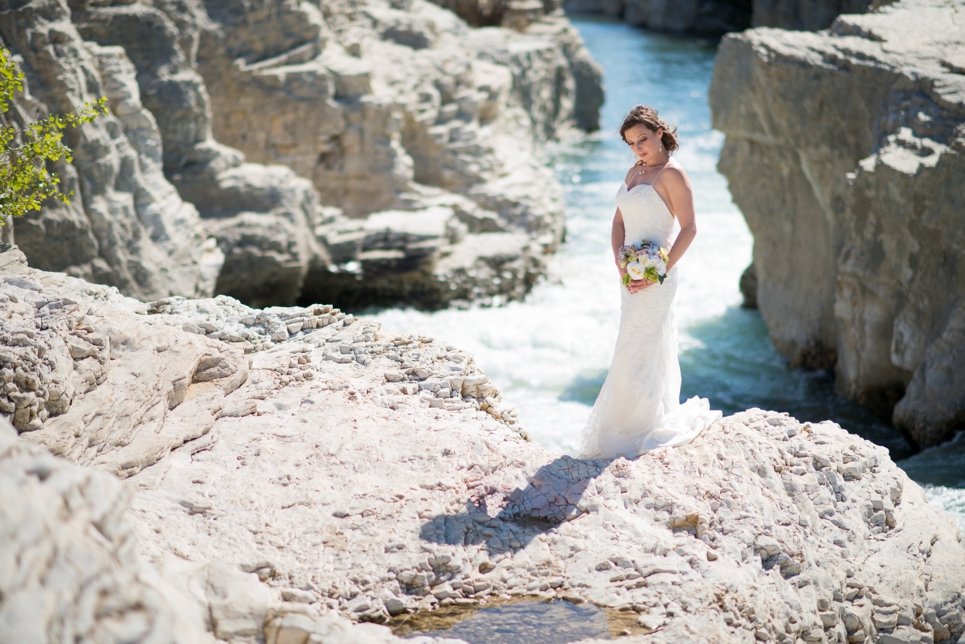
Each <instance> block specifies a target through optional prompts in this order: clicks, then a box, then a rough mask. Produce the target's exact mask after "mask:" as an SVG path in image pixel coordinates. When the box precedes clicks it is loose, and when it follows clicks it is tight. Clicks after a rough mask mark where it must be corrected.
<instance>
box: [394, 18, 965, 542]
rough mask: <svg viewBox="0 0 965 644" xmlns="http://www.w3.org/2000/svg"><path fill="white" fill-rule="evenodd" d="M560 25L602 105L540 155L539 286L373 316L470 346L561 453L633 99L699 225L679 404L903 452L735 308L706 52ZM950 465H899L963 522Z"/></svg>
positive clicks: (575, 399)
mask: <svg viewBox="0 0 965 644" xmlns="http://www.w3.org/2000/svg"><path fill="white" fill-rule="evenodd" d="M573 22H574V24H575V25H576V26H577V28H578V29H579V31H580V32H581V34H582V35H583V38H584V40H585V41H586V44H587V47H588V48H589V49H590V52H591V53H592V55H593V57H594V58H595V59H596V60H597V61H598V62H599V63H600V64H601V66H602V68H603V69H604V82H605V89H606V96H607V99H606V102H605V103H604V105H603V109H602V114H601V127H602V129H601V131H600V132H597V133H594V134H592V135H589V136H587V137H585V138H584V139H581V140H580V141H577V142H569V143H567V144H565V145H561V146H559V148H558V149H555V150H552V151H551V155H550V163H551V164H552V166H553V168H554V169H555V171H556V173H557V176H558V177H559V179H560V181H561V182H562V183H563V185H564V188H565V191H566V199H565V203H566V220H567V241H566V244H565V245H564V247H563V248H562V249H561V251H560V252H559V253H558V254H557V256H556V257H554V259H553V261H552V264H551V267H550V274H549V277H548V279H547V280H545V281H544V282H543V283H541V284H539V285H538V286H537V287H536V288H535V289H534V290H533V292H532V293H531V295H530V296H529V297H527V299H526V300H525V301H524V302H514V303H510V304H508V305H506V306H502V307H497V308H482V307H477V308H472V309H469V310H459V311H455V310H450V311H439V312H435V313H424V312H418V311H412V310H389V311H383V312H380V313H378V314H376V316H375V317H376V318H377V319H379V320H380V321H381V322H382V323H383V326H384V327H385V328H386V330H388V331H394V332H404V333H425V334H429V335H433V336H436V337H440V338H444V339H446V340H447V341H449V342H450V343H452V344H455V345H457V346H460V347H462V348H464V349H466V350H468V351H470V352H471V353H473V354H474V355H475V356H476V359H477V362H478V363H479V365H480V366H481V367H482V368H483V370H484V371H486V373H487V374H489V376H490V377H491V378H492V379H493V381H494V382H496V384H497V385H498V386H499V387H500V389H501V390H502V391H503V394H504V399H505V401H506V403H508V405H509V406H512V407H515V408H516V410H517V412H518V414H519V418H520V421H521V423H522V425H523V427H525V428H526V430H527V431H528V432H529V433H530V435H531V436H532V437H533V438H534V440H537V441H539V442H540V443H543V444H544V445H546V446H547V447H550V448H553V449H556V450H559V451H562V452H569V453H573V452H574V451H575V450H576V449H577V447H578V444H579V435H580V431H581V429H582V427H583V424H584V422H585V420H586V417H587V415H588V413H589V409H590V406H591V405H592V403H593V400H594V399H595V397H596V394H597V392H598V391H599V389H600V386H601V385H602V383H603V379H604V377H605V375H606V370H607V368H608V366H609V362H610V358H611V352H612V350H613V346H614V343H615V341H616V325H617V320H618V316H619V285H618V283H617V281H616V274H615V270H614V268H613V264H612V259H611V256H610V251H609V232H610V220H611V218H612V216H613V208H614V205H613V203H614V202H613V199H614V194H615V193H616V191H617V188H618V187H619V185H620V181H621V179H622V178H623V176H624V172H625V171H626V169H627V168H628V167H629V166H630V164H631V163H632V162H633V158H632V156H631V154H630V152H629V150H628V149H627V147H626V145H625V144H624V143H623V142H622V141H621V140H620V138H619V135H618V134H617V132H616V130H617V128H618V127H619V124H620V122H621V121H622V118H623V115H624V114H625V113H626V111H627V110H628V109H629V108H630V107H631V106H632V105H634V104H636V103H648V104H650V105H653V106H654V107H656V108H657V109H658V110H659V111H660V113H661V116H663V117H664V118H665V119H667V120H669V121H671V122H672V123H676V124H678V126H679V131H678V134H679V136H680V141H681V149H680V150H679V152H677V158H678V159H679V160H680V161H681V163H682V164H683V165H684V167H685V168H686V169H687V172H688V174H689V175H690V178H691V183H692V184H693V186H694V203H695V208H696V212H697V222H698V228H699V234H698V237H697V240H696V241H695V242H694V244H693V245H692V246H691V248H690V249H689V250H688V253H687V256H686V257H685V258H684V260H683V261H682V262H681V264H680V268H681V280H680V287H679V290H678V296H677V301H676V315H677V320H678V324H679V326H680V351H681V353H680V363H681V369H682V372H683V391H682V392H681V393H682V395H683V396H684V397H690V396H693V395H700V396H703V397H706V398H709V399H710V402H711V406H713V407H714V408H716V409H721V410H723V411H724V412H725V413H733V412H735V411H740V410H743V409H748V408H751V407H760V408H763V409H773V410H777V411H786V412H789V413H790V414H792V415H793V416H795V417H797V418H799V419H800V420H811V421H821V420H825V419H831V420H834V421H836V422H838V423H839V424H841V425H842V426H843V427H845V428H847V429H848V430H849V431H851V432H853V433H855V434H858V435H860V436H862V437H865V438H867V439H869V440H872V441H874V442H876V443H878V444H880V445H884V446H886V447H887V448H888V449H889V450H890V451H891V454H892V457H893V458H895V459H903V458H905V457H907V456H908V455H909V454H910V446H909V444H908V443H907V441H906V440H905V439H904V438H903V437H902V435H901V434H900V433H899V432H898V431H896V430H895V429H894V428H893V427H892V426H891V425H890V424H889V422H888V421H887V419H881V418H877V417H875V416H874V415H873V414H870V413H868V412H867V411H866V410H864V409H862V408H861V407H859V406H858V405H856V404H854V403H851V402H850V401H848V400H846V399H844V398H842V397H841V396H838V395H837V394H835V392H834V385H833V381H832V379H831V377H830V375H829V374H826V373H816V372H806V371H801V370H790V369H788V368H787V365H786V363H785V362H784V360H783V359H782V358H781V357H780V356H779V355H778V354H777V353H776V352H775V350H774V347H773V345H772V344H771V342H770V340H769V339H768V337H767V333H766V329H765V327H764V324H763V322H762V320H761V317H760V315H759V314H758V313H757V312H756V311H748V310H744V309H741V308H740V302H741V297H740V293H739V291H738V288H737V284H738V279H739V277H740V274H741V272H742V271H743V270H744V268H745V267H746V266H747V265H748V264H749V263H750V259H751V247H752V239H751V236H750V233H749V231H748V229H747V226H746V224H745V223H744V220H743V217H742V216H741V214H740V212H739V211H738V210H737V207H736V206H735V205H734V203H733V201H732V200H731V197H730V193H729V191H728V189H727V182H726V180H725V179H724V177H723V176H722V175H721V174H720V173H719V172H718V171H717V168H716V164H717V159H718V157H719V154H720V148H721V145H722V143H723V136H722V135H721V134H720V133H719V132H716V131H714V130H712V129H711V118H710V109H709V107H708V105H707V90H708V87H709V84H710V77H711V73H712V70H713V64H714V54H715V47H716V44H715V43H713V42H710V41H700V40H697V39H694V38H687V37H674V36H666V35H659V34H652V33H648V32H644V31H640V30H638V29H635V28H632V27H629V26H626V25H623V24H621V23H614V22H609V21H604V20H595V19H574V21H573ZM956 454H957V456H956ZM963 462H965V448H962V449H961V450H959V451H958V452H953V451H952V450H951V449H944V448H942V449H939V450H932V451H930V452H926V453H923V454H921V455H917V456H915V457H914V458H913V459H911V460H910V461H909V462H908V463H907V464H906V463H902V465H903V466H906V468H907V470H908V472H909V474H910V475H911V476H913V477H914V478H916V479H917V480H919V481H920V482H921V483H922V484H924V485H925V487H926V490H927V491H928V494H929V496H930V498H931V499H932V501H933V502H935V503H936V504H938V505H941V506H942V507H946V508H947V509H949V510H950V511H952V512H953V513H955V514H956V515H957V517H958V518H959V522H960V524H961V525H962V526H963V529H965V489H963V488H965V480H963V477H965V474H962V472H965V467H962V465H963V464H965V463H963ZM946 466H947V467H946ZM936 472H937V473H938V474H935V473H936Z"/></svg>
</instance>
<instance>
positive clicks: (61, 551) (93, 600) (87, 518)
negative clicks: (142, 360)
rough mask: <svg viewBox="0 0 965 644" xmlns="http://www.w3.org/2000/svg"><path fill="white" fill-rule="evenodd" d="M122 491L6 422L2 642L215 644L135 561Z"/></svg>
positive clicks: (0, 469)
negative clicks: (23, 436) (26, 438)
mask: <svg viewBox="0 0 965 644" xmlns="http://www.w3.org/2000/svg"><path fill="white" fill-rule="evenodd" d="M129 499H130V494H129V490H126V489H125V488H124V487H123V486H122V485H121V483H120V482H119V481H117V480H116V479H115V478H113V477H112V476H110V475H108V474H104V473H103V472H99V471H96V470H94V469H91V468H85V467H78V466H77V465H74V464H72V463H69V462H68V461H65V460H63V459H59V458H55V457H53V456H51V455H50V454H48V453H46V452H45V451H44V450H43V449H41V448H39V447H36V446H33V445H30V444H29V443H28V442H26V441H23V440H18V439H17V432H16V431H15V430H14V429H13V428H12V427H11V426H10V424H9V423H8V422H7V420H6V419H5V418H2V417H0V639H2V640H3V641H4V642H18V643H23V644H34V643H36V644H40V643H42V642H57V641H96V642H118V643H119V642H132V641H140V642H198V643H199V644H201V643H204V642H214V641H215V639H214V637H212V636H211V635H210V634H209V633H208V632H207V629H206V628H205V616H204V613H203V612H202V610H201V606H199V605H198V604H197V603H196V602H193V601H191V600H190V599H189V598H188V597H186V596H184V595H182V594H181V593H180V592H179V591H176V590H175V589H174V587H172V586H169V585H167V584H166V582H164V581H163V579H161V578H160V576H159V575H158V573H157V571H154V570H152V569H151V568H149V567H148V566H146V565H145V564H144V562H143V560H142V559H141V558H140V556H139V555H138V553H137V547H136V544H135V542H134V540H133V538H132V533H131V522H130V520H129V518H128V515H127V507H128V503H129Z"/></svg>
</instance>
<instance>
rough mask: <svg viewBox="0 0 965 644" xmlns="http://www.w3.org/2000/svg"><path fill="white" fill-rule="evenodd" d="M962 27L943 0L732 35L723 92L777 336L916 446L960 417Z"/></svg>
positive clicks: (717, 90)
mask: <svg viewBox="0 0 965 644" xmlns="http://www.w3.org/2000/svg"><path fill="white" fill-rule="evenodd" d="M909 30H911V32H910V31H909ZM909 33H920V34H921V37H910V36H909ZM962 33H963V24H962V17H961V12H960V11H959V10H957V9H956V8H954V7H952V6H951V5H949V4H947V3H943V2H937V1H935V2H932V1H930V0H908V1H904V2H898V3H895V4H893V5H889V6H887V7H885V8H883V9H881V10H880V11H878V12H877V13H872V14H868V15H863V16H842V17H841V18H839V19H838V20H837V21H836V22H835V23H834V25H833V27H832V29H831V30H830V32H827V33H820V34H810V33H789V32H784V31H776V30H768V29H757V30H752V31H749V32H746V33H744V34H741V35H739V36H730V37H727V38H726V39H725V40H724V41H723V43H722V45H721V49H720V52H719V55H718V59H717V63H718V64H717V65H716V66H715V71H714V79H713V83H712V86H711V103H712V106H713V109H714V123H715V127H718V128H720V129H721V130H723V131H724V133H725V134H726V140H725V144H724V148H723V151H722V153H721V163H720V169H721V171H722V172H723V173H724V174H725V175H726V176H727V177H728V181H729V183H730V187H731V193H732V194H733V195H734V199H735V202H736V203H737V204H738V206H740V208H741V211H742V212H743V213H744V215H745V217H746V219H747V222H748V225H749V226H750V228H751V232H752V233H753V234H754V264H755V267H756V273H757V277H758V292H757V298H758V306H759V307H760V310H761V313H762V314H763V316H764V320H765V321H766V323H767V326H768V331H769V333H770V335H771V338H772V339H773V340H774V343H775V345H776V346H777V348H778V350H779V351H780V352H781V353H783V354H784V355H785V356H787V357H788V358H789V359H790V360H791V362H792V363H795V364H804V365H808V366H815V367H832V366H833V367H834V368H835V369H836V374H837V383H838V387H839V389H841V390H842V391H843V392H844V393H846V394H847V395H849V396H851V397H852V398H855V399H857V400H858V401H861V402H865V403H868V404H872V405H876V406H884V407H886V408H887V409H891V408H892V407H894V416H893V417H894V421H895V422H896V424H897V425H898V426H900V427H902V428H905V429H907V430H908V431H909V432H910V433H911V435H912V437H913V438H914V439H915V441H916V442H917V443H918V444H919V445H921V446H928V445H934V444H937V443H939V442H941V441H942V440H944V439H947V438H948V437H950V435H951V434H952V432H954V431H955V430H956V429H960V428H961V427H962V426H963V422H965V375H963V374H965V369H963V366H965V335H963V329H965V317H963V316H965V308H963V307H965V304H963V302H965V273H963V270H965V269H963V267H965V256H963V252H965V250H963V249H965V239H963V237H962V231H961V226H960V221H961V203H962V202H963V200H965V193H963V189H965V188H963V183H962V181H961V180H960V177H961V176H963V175H965V161H963V159H965V156H963V150H965V130H963V128H962V122H963V120H965V76H963V75H962V69H963V67H962V63H961V60H962V59H963V56H965V39H963V38H962ZM895 403H897V405H896V404H895Z"/></svg>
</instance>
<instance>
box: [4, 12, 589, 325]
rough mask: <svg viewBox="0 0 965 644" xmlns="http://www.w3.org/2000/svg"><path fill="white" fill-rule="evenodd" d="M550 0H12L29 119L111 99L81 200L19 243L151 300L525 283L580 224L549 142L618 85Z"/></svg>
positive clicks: (36, 222) (522, 287) (46, 261)
mask: <svg viewBox="0 0 965 644" xmlns="http://www.w3.org/2000/svg"><path fill="white" fill-rule="evenodd" d="M547 11H548V10H540V11H529V12H522V13H519V15H518V16H517V18H515V19H513V20H512V21H509V22H508V23H507V27H505V28H503V27H491V28H486V29H477V28H473V27H471V26H469V25H467V23H466V22H464V21H463V20H462V19H461V18H459V17H458V16H457V15H456V14H454V13H453V12H451V11H449V10H446V9H443V8H440V7H438V6H436V5H433V4H430V3H428V2H423V1H421V0H393V1H392V2H390V1H388V0H371V1H369V2H364V3H354V2H353V3H349V2H334V3H333V2H304V3H288V2H280V1H279V2H265V3H257V5H251V4H250V3H244V2H231V1H216V0H191V1H189V2H174V1H168V0H161V1H158V2H152V3H142V2H127V1H124V2H121V1H119V2H96V3H95V2H86V1H78V2H70V3H67V2H65V1H64V0H40V1H39V2H29V3H13V2H10V3H4V4H0V45H2V46H5V47H8V48H10V49H11V50H12V51H13V52H14V54H15V55H16V56H17V59H18V61H19V62H20V64H21V66H22V67H23V69H24V71H25V72H26V75H27V85H28V92H29V95H28V96H27V98H26V99H24V100H23V101H21V102H20V103H19V104H18V113H17V115H16V118H20V119H22V118H26V117H29V116H30V115H31V114H33V113H37V112H38V111H44V112H46V111H63V110H68V109H71V108H72V107H74V106H76V105H78V104H80V103H81V102H83V101H84V100H88V99H91V98H95V97H96V96H99V95H106V96H107V97H108V98H109V99H110V105H111V111H112V114H111V116H110V117H108V118H106V119H101V120H99V121H97V122H96V123H94V124H92V125H90V126H85V127H84V128H82V129H81V130H80V131H79V132H77V133H76V134H74V135H73V136H74V138H73V140H71V144H72V145H73V147H74V148H75V149H76V155H75V160H76V161H75V166H74V168H65V169H64V171H65V173H67V175H68V178H67V181H66V184H67V187H68V188H73V189H74V190H75V191H76V193H77V198H76V199H75V200H74V203H73V204H72V205H71V206H69V207H57V206H51V207H50V208H47V209H45V211H44V212H43V213H42V214H41V215H40V216H35V217H31V218H27V219H24V220H21V221H18V222H17V231H16V233H17V235H16V240H17V242H18V244H19V245H20V246H21V247H22V248H23V249H24V251H25V252H26V254H27V256H28V257H29V259H30V261H31V263H32V264H33V265H35V266H38V267H40V268H44V269H49V270H58V271H64V272H67V273H69V274H72V275H76V276H80V277H84V278H86V279H90V280H94V281H98V282H102V283H107V284H111V285H115V286H117V287H118V288H120V289H121V290H122V291H123V292H125V293H128V294H131V295H136V296H139V297H144V298H149V299H150V298H157V297H162V296H165V295H171V294H180V295H201V294H211V293H212V292H218V293H226V294H231V295H235V296H237V297H240V298H242V299H244V300H245V301H247V302H249V303H251V304H255V305H266V304H292V303H294V302H296V301H298V300H303V301H318V300H325V301H333V300H335V301H339V302H342V303H344V304H346V305H358V304H364V303H372V302H398V301H408V302H410V303H414V304H421V305H424V306H442V305H444V304H446V303H448V302H450V301H452V300H454V299H455V300H471V299H476V298H480V297H486V296H491V295H494V294H497V293H499V294H506V295H510V296H519V295H521V294H522V293H524V292H525V291H526V290H527V289H528V287H529V286H530V285H531V284H532V283H533V281H534V280H535V279H537V278H538V276H539V274H540V273H541V271H542V266H543V262H544V258H545V255H546V254H547V253H549V252H551V251H552V250H553V249H554V248H555V247H556V245H557V244H558V243H559V241H560V240H561V237H562V231H563V220H562V208H561V204H560V196H561V191H560V187H559V185H558V184H557V182H556V180H555V178H554V177H553V176H552V173H551V172H550V170H548V169H547V168H546V167H545V164H544V162H543V159H542V147H543V143H544V142H545V141H546V140H547V139H549V138H553V137H557V136H559V135H561V134H563V133H565V132H566V131H567V130H568V129H570V128H573V127H582V128H586V129H592V128H594V127H596V119H597V110H598V107H599V105H600V103H601V102H602V91H601V89H600V73H599V70H598V69H597V68H596V66H595V65H594V64H593V62H592V60H590V58H589V56H588V54H587V52H586V50H585V48H584V47H583V45H582V42H581V40H580V38H579V36H578V34H577V33H576V32H575V30H574V29H573V28H572V26H570V25H569V23H568V22H567V21H566V19H565V18H564V17H562V15H560V13H559V12H555V13H552V12H550V13H548V12H547ZM514 15H516V14H514ZM510 27H512V28H510Z"/></svg>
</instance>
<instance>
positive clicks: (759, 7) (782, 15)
mask: <svg viewBox="0 0 965 644" xmlns="http://www.w3.org/2000/svg"><path fill="white" fill-rule="evenodd" d="M882 4H884V3H882V2H875V1H874V0H823V1H822V2H813V1H807V0H793V1H792V2H788V1H787V0H754V1H753V6H754V10H753V16H752V20H751V22H752V24H753V26H755V27H779V28H781V29H794V30H799V31H801V30H805V31H818V30H819V29H826V28H828V27H829V26H830V25H831V23H832V22H834V19H835V18H837V17H838V16H839V15H841V14H844V13H865V12H866V11H868V10H869V9H870V8H872V7H874V6H875V5H879V6H880V5H882Z"/></svg>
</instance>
